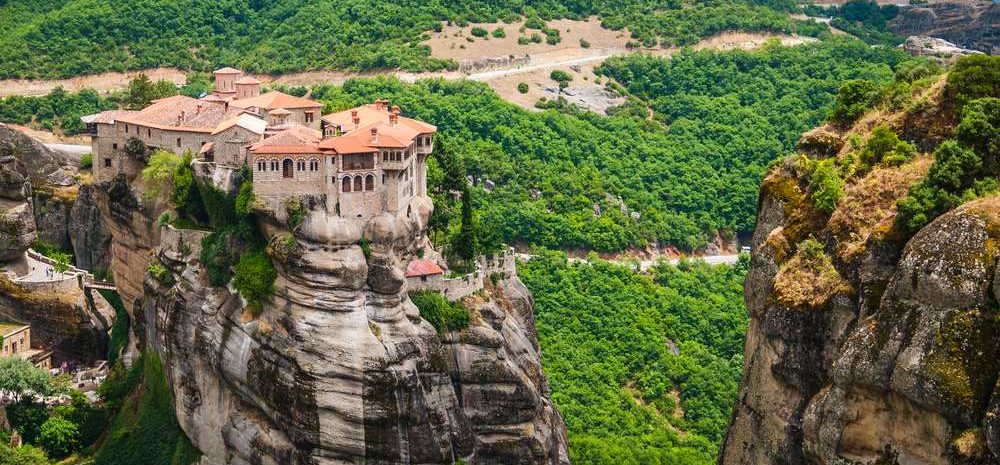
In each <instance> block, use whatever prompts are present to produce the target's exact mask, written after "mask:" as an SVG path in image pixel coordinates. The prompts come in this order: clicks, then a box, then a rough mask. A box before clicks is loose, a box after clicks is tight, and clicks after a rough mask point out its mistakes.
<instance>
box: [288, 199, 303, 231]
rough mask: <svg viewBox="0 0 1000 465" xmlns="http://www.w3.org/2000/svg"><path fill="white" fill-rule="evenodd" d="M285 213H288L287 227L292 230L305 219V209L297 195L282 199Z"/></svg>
mask: <svg viewBox="0 0 1000 465" xmlns="http://www.w3.org/2000/svg"><path fill="white" fill-rule="evenodd" d="M283 203H284V206H285V213H287V214H288V229H292V230H294V229H295V228H297V227H299V225H300V224H302V222H303V221H305V219H306V210H305V208H302V201H301V200H300V199H299V198H298V197H289V198H287V199H285V200H284V201H283Z"/></svg>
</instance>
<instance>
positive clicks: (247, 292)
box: [233, 249, 278, 315]
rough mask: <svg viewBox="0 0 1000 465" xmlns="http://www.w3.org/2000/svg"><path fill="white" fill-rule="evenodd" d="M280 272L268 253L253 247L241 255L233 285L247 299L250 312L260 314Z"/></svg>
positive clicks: (234, 274) (272, 291)
mask: <svg viewBox="0 0 1000 465" xmlns="http://www.w3.org/2000/svg"><path fill="white" fill-rule="evenodd" d="M277 277H278V272H277V271H276V270H275V269H274V265H272V264H271V260H269V259H268V257H267V254H266V253H264V251H263V250H261V249H253V250H250V251H247V252H245V253H244V254H243V255H240V260H239V262H237V263H236V269H235V272H234V273H233V287H235V288H236V290H238V291H240V295H242V296H243V298H244V299H246V300H247V304H248V306H249V308H250V312H251V313H253V314H254V315H260V312H261V310H263V306H262V302H263V301H264V298H265V297H267V296H269V295H271V294H273V293H274V280H275V279H277Z"/></svg>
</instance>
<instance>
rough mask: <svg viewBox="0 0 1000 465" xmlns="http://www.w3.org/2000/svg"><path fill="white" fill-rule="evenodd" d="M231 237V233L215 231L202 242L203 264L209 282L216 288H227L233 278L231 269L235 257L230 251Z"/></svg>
mask: <svg viewBox="0 0 1000 465" xmlns="http://www.w3.org/2000/svg"><path fill="white" fill-rule="evenodd" d="M230 236H231V233H230V232H229V231H215V232H213V233H211V234H209V235H207V236H205V238H204V239H202V240H201V257H200V258H201V263H202V264H203V265H204V266H205V272H206V273H208V281H209V282H210V283H211V284H212V285H213V286H216V287H219V286H225V285H226V283H228V282H229V279H230V278H232V272H231V271H230V267H231V266H232V264H233V261H234V257H233V253H232V252H231V251H230V250H229V243H230V242H231V241H230Z"/></svg>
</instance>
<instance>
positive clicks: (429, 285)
mask: <svg viewBox="0 0 1000 465" xmlns="http://www.w3.org/2000/svg"><path fill="white" fill-rule="evenodd" d="M494 273H497V274H499V275H500V276H501V278H502V279H510V278H514V277H516V276H517V265H516V262H515V260H514V249H508V250H507V251H505V252H503V253H501V254H498V255H495V256H491V257H480V258H479V259H478V260H476V271H473V272H472V273H469V274H466V275H464V276H459V277H457V278H441V279H434V280H427V281H422V280H421V279H420V278H409V279H407V280H406V283H407V287H408V290H409V291H436V292H440V293H441V295H443V296H444V297H445V298H447V299H448V300H458V299H461V298H463V297H466V296H468V295H472V294H474V293H476V292H479V291H480V290H482V289H483V288H484V287H485V286H486V280H488V279H491V275H493V274H494Z"/></svg>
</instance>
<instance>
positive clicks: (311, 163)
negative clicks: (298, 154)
mask: <svg viewBox="0 0 1000 465" xmlns="http://www.w3.org/2000/svg"><path fill="white" fill-rule="evenodd" d="M318 169H319V162H318V161H316V160H315V159H311V160H309V171H316V170H318Z"/></svg>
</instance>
